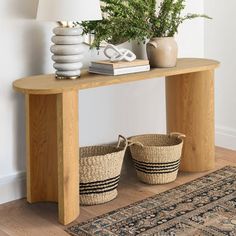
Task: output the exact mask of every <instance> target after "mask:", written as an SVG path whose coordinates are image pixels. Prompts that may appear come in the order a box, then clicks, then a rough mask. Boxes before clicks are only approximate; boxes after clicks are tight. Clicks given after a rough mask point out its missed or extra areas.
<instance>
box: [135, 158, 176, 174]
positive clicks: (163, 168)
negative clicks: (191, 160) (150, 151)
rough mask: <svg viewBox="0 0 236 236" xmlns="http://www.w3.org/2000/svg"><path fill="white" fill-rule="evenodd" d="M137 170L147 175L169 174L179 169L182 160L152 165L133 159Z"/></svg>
mask: <svg viewBox="0 0 236 236" xmlns="http://www.w3.org/2000/svg"><path fill="white" fill-rule="evenodd" d="M133 161H134V165H135V168H136V170H138V171H140V172H143V173H145V174H168V173H173V172H175V171H177V170H178V169H179V165H180V160H177V161H173V162H166V163H150V162H143V161H137V160H135V159H133Z"/></svg>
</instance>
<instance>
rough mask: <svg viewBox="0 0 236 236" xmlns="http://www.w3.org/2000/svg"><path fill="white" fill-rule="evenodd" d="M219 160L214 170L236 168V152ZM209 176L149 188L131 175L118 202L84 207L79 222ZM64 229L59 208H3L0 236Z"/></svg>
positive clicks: (57, 233)
mask: <svg viewBox="0 0 236 236" xmlns="http://www.w3.org/2000/svg"><path fill="white" fill-rule="evenodd" d="M216 160H217V162H216V168H215V170H216V169H219V168H221V167H224V166H226V165H233V166H236V152H234V151H230V150H226V149H222V148H216ZM206 174H207V173H206V172H205V173H195V174H190V173H180V174H179V177H178V179H177V180H176V181H175V182H174V183H171V184H167V185H161V186H148V185H145V184H142V183H140V182H138V181H137V180H136V178H135V174H134V172H133V171H131V172H130V173H129V177H128V179H127V178H126V180H123V181H121V183H120V186H119V196H118V198H117V199H115V200H114V201H112V202H110V203H107V204H104V205H99V206H92V207H82V208H81V214H80V217H79V218H78V219H77V222H81V221H85V220H88V219H90V218H92V217H95V216H98V215H101V214H103V213H106V212H109V211H111V210H114V209H117V208H120V207H123V206H126V205H128V204H130V203H133V202H136V201H139V200H142V199H144V198H147V197H149V196H152V195H154V194H157V193H160V192H163V191H166V190H168V189H171V188H174V187H176V186H178V185H181V184H184V183H186V182H189V181H191V180H193V179H196V178H198V177H200V176H203V175H206ZM64 228H65V227H64V226H62V225H60V224H59V223H58V222H57V204H53V203H37V204H33V205H30V204H27V202H26V200H25V199H23V200H18V201H14V202H11V203H7V204H3V205H0V236H52V235H54V236H66V235H67V236H68V234H67V233H65V232H64Z"/></svg>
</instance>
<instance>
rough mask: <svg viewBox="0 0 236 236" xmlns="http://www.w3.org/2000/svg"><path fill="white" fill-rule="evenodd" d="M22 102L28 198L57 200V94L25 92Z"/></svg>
mask: <svg viewBox="0 0 236 236" xmlns="http://www.w3.org/2000/svg"><path fill="white" fill-rule="evenodd" d="M25 103H26V143H27V200H28V201H29V202H30V203H34V202H39V201H55V202H57V199H58V188H57V187H58V183H57V182H58V179H57V176H58V174H57V114H56V104H57V95H46V96H42V95H27V96H26V102H25Z"/></svg>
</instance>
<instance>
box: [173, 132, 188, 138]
mask: <svg viewBox="0 0 236 236" xmlns="http://www.w3.org/2000/svg"><path fill="white" fill-rule="evenodd" d="M170 137H177V138H180V139H184V138H186V135H185V134H182V133H179V132H171V133H170Z"/></svg>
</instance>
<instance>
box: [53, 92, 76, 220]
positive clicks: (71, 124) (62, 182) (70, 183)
mask: <svg viewBox="0 0 236 236" xmlns="http://www.w3.org/2000/svg"><path fill="white" fill-rule="evenodd" d="M57 119H58V121H57V132H58V138H57V145H58V146H57V147H58V189H59V192H58V196H59V200H58V207H59V221H60V222H61V223H62V224H68V223H70V222H71V221H73V220H74V219H75V218H76V217H77V216H78V215H79V158H78V157H79V140H78V136H79V130H78V93H77V91H69V92H65V93H63V94H60V95H58V97H57Z"/></svg>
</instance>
